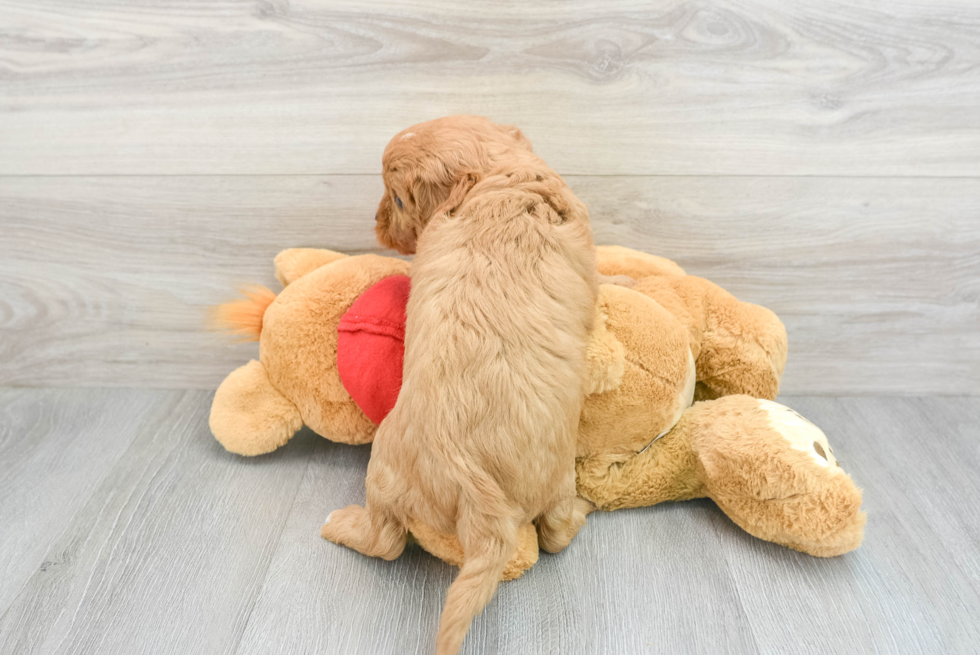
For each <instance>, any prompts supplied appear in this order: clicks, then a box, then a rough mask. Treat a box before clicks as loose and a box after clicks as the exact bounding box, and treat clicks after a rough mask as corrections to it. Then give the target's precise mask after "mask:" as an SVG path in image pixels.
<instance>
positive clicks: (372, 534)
mask: <svg viewBox="0 0 980 655" xmlns="http://www.w3.org/2000/svg"><path fill="white" fill-rule="evenodd" d="M366 505H367V507H361V506H360V505H348V506H347V507H345V508H344V509H338V510H334V511H333V512H331V513H330V516H328V517H327V521H326V523H324V524H323V527H322V528H320V536H321V537H323V538H324V539H327V540H329V541H332V542H334V543H335V544H340V545H342V546H347V547H348V548H353V549H354V550H356V551H357V552H359V553H361V554H362V555H367V556H368V557H380V558H381V559H386V560H393V559H395V558H396V557H398V556H399V555H401V554H402V551H403V550H405V543H406V538H407V534H406V531H405V527H404V526H403V525H402V524H401V523H400V522H399V521H398V520H396V519H395V518H394V517H393V516H391V514H390V513H389V512H387V511H385V510H384V509H379V508H378V507H377V506H375V505H372V504H371V503H370V502H368V503H366Z"/></svg>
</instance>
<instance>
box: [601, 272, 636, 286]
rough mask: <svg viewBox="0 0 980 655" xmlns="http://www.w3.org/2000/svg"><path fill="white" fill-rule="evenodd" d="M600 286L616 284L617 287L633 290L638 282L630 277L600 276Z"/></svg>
mask: <svg viewBox="0 0 980 655" xmlns="http://www.w3.org/2000/svg"><path fill="white" fill-rule="evenodd" d="M599 284H615V285H616V286H617V287H626V288H627V289H632V288H633V287H635V286H636V280H634V279H633V278H631V277H630V276H629V275H600V276H599Z"/></svg>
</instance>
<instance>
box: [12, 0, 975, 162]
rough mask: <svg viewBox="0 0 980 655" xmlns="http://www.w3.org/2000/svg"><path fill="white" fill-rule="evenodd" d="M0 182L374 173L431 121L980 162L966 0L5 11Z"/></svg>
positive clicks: (313, 3) (168, 5)
mask: <svg viewBox="0 0 980 655" xmlns="http://www.w3.org/2000/svg"><path fill="white" fill-rule="evenodd" d="M0 25H3V37H2V39H0V91H2V93H0V151H2V153H3V155H2V156H0V174H12V175H23V174H135V173H139V174H196V173H200V174H214V173H234V174H243V173H250V174H256V173H271V174H285V173H302V174H326V173H375V172H377V171H378V168H379V155H380V152H381V149H382V147H383V146H384V144H385V142H386V141H387V139H388V138H390V136H391V135H392V134H394V133H395V132H396V131H398V130H399V129H401V128H403V127H406V126H407V125H410V124H412V123H414V122H417V121H419V120H426V119H429V118H433V117H436V116H440V115H447V114H453V113H477V114H485V115H489V116H491V117H493V118H494V119H496V120H498V121H501V122H511V123H516V124H518V125H520V126H521V127H522V128H524V130H525V131H526V133H527V134H528V136H530V138H531V139H532V141H534V142H535V143H536V144H537V146H538V148H539V151H540V152H541V154H542V155H543V156H544V157H545V159H546V160H547V161H549V162H550V163H551V164H552V165H553V166H554V167H555V168H556V169H557V170H558V171H559V172H561V173H563V174H572V173H579V174H608V175H636V174H664V175H675V174H755V175H772V174H777V175H779V174H787V173H789V174H793V175H828V174H829V175H972V176H977V175H980V112H978V111H977V105H978V98H980V6H978V5H977V4H976V3H975V2H972V1H970V0H935V1H930V2H926V1H924V0H923V1H918V2H889V3H886V4H882V3H879V2H856V3H844V2H820V3H787V2H782V1H780V0H758V1H755V2H747V1H737V2H736V1H725V0H708V1H699V2H691V1H688V0H670V1H668V2H663V3H655V5H651V3H648V2H642V1H641V0H616V1H615V2H607V1H605V0H581V1H576V2H557V1H549V2H537V3H534V5H533V6H530V5H528V3H523V2H520V3H519V2H506V3H492V4H487V5H484V6H474V5H473V3H463V2H449V1H445V0H443V1H440V2H435V3H425V7H424V8H421V7H420V6H419V4H418V3H401V2H382V3H370V4H368V3H365V2H363V0H346V1H344V2H325V1H323V0H292V1H289V2H287V1H286V0H222V1H221V2H211V3H207V4H206V5H201V4H199V3H187V2H182V1H178V0H167V1H160V2H152V3H150V2H140V3H120V2H117V1H116V0H96V1H93V2H86V3H84V4H83V5H82V4H79V3H77V2H73V1H72V0H42V1H38V2H29V3H28V2H22V1H16V0H4V1H3V2H0Z"/></svg>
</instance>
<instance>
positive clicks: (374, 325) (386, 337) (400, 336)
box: [337, 275, 411, 423]
mask: <svg viewBox="0 0 980 655" xmlns="http://www.w3.org/2000/svg"><path fill="white" fill-rule="evenodd" d="M410 289H411V280H410V279H409V277H408V276H407V275H393V276H391V277H386V278H385V279H383V280H381V281H380V282H378V283H376V284H374V286H372V287H370V288H368V290H367V291H365V292H364V293H363V294H361V297H360V298H358V299H357V300H355V301H354V304H353V305H351V308H350V309H348V310H347V313H346V314H344V316H343V317H342V318H341V319H340V325H339V326H337V331H338V335H337V372H338V373H339V374H340V380H341V382H343V384H344V388H345V389H347V393H349V394H350V396H351V398H353V399H354V402H355V403H357V406H358V407H360V408H361V411H362V412H364V414H365V415H366V416H367V417H368V418H369V419H371V421H372V422H374V423H381V420H382V419H383V418H384V417H385V416H387V415H388V412H390V411H391V409H392V408H393V407H394V406H395V400H397V399H398V390H399V389H401V386H402V363H403V361H404V358H405V307H406V306H407V305H408V293H409V290H410Z"/></svg>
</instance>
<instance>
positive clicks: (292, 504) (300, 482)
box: [228, 445, 316, 655]
mask: <svg viewBox="0 0 980 655" xmlns="http://www.w3.org/2000/svg"><path fill="white" fill-rule="evenodd" d="M315 455H316V446H315V445H314V446H313V447H311V448H310V453H309V456H308V457H307V459H306V466H304V467H303V473H302V475H299V476H297V480H296V489H295V490H294V491H293V499H292V500H291V501H290V502H289V511H288V512H286V513H285V515H284V517H283V520H282V523H281V524H280V526H279V535H278V537H277V538H276V547H275V548H273V549H272V552H271V553H269V558H268V561H267V563H266V567H265V574H264V576H263V577H262V584H260V585H259V587H258V589H256V591H255V595H254V596H253V597H252V602H251V603H249V606H248V613H247V614H246V615H245V621H244V622H243V623H242V629H241V633H240V634H239V635H238V640H237V641H236V642H235V644H234V646H233V648H232V649H230V650H229V651H228V652H229V653H230V655H237V653H238V652H239V651H240V650H241V648H242V641H243V640H244V638H245V633H246V631H247V630H248V626H249V624H250V623H251V622H252V614H253V613H254V611H255V606H256V604H257V603H258V602H259V599H260V598H261V597H262V591H263V590H264V589H265V583H266V581H268V579H269V570H270V569H271V568H272V563H273V562H274V561H275V559H276V555H277V554H278V553H279V550H280V548H282V537H283V533H285V531H286V526H287V525H288V524H289V519H290V517H291V516H292V515H293V510H294V508H295V507H296V498H297V497H298V496H299V492H300V489H302V487H303V481H304V480H305V479H306V475H307V473H309V470H310V465H311V464H312V462H313V458H314V456H315Z"/></svg>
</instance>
